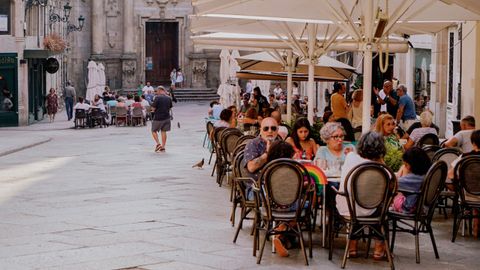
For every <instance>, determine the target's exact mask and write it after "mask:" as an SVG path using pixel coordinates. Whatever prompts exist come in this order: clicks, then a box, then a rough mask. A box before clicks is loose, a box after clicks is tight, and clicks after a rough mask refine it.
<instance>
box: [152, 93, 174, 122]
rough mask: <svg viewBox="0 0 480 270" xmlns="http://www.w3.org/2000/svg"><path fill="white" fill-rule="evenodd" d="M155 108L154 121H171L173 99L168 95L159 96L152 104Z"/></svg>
mask: <svg viewBox="0 0 480 270" xmlns="http://www.w3.org/2000/svg"><path fill="white" fill-rule="evenodd" d="M152 107H154V108H155V113H154V116H153V120H155V121H162V120H167V119H170V109H171V108H172V99H171V98H170V97H169V96H167V95H158V96H156V97H155V99H154V100H153V103H152Z"/></svg>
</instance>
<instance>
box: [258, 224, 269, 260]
mask: <svg viewBox="0 0 480 270" xmlns="http://www.w3.org/2000/svg"><path fill="white" fill-rule="evenodd" d="M269 231H270V224H268V225H267V228H266V230H265V237H264V238H263V241H262V246H261V248H260V253H259V254H258V256H257V264H260V262H261V261H262V255H263V250H264V249H265V243H266V242H267V238H268V237H269V235H270V234H269V233H268V232H269Z"/></svg>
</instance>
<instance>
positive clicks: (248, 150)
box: [243, 137, 267, 180]
mask: <svg viewBox="0 0 480 270" xmlns="http://www.w3.org/2000/svg"><path fill="white" fill-rule="evenodd" d="M266 151H267V143H266V142H265V141H264V140H263V139H262V138H261V137H257V138H255V139H253V140H251V141H249V142H248V143H247V145H246V146H245V152H244V158H243V162H244V164H243V166H244V167H245V168H247V164H248V162H249V161H252V160H254V159H256V158H258V157H259V156H261V155H262V154H263V153H265V152H266ZM247 172H248V169H247ZM248 174H249V175H248V176H249V177H251V178H253V179H255V180H258V177H259V174H260V171H259V170H257V171H256V172H253V173H251V172H248Z"/></svg>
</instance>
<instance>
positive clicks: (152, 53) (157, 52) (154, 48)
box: [145, 22, 178, 86]
mask: <svg viewBox="0 0 480 270" xmlns="http://www.w3.org/2000/svg"><path fill="white" fill-rule="evenodd" d="M145 30H146V33H145V82H147V81H148V82H150V83H151V84H152V85H168V86H169V85H170V72H171V71H172V69H173V68H177V67H178V22H147V23H146V27H145Z"/></svg>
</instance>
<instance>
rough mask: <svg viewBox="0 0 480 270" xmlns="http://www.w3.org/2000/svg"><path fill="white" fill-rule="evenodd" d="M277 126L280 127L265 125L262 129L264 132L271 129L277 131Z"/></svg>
mask: <svg viewBox="0 0 480 270" xmlns="http://www.w3.org/2000/svg"><path fill="white" fill-rule="evenodd" d="M277 128H278V127H277V126H270V127H263V128H262V130H263V132H267V131H268V130H269V129H270V130H271V131H274V132H275V131H277Z"/></svg>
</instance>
